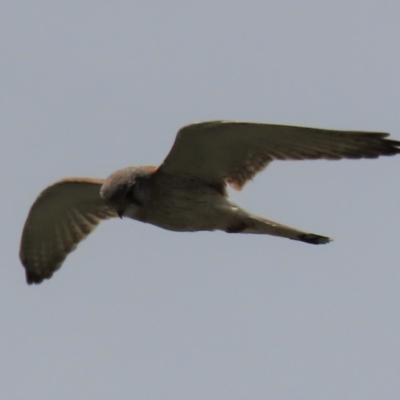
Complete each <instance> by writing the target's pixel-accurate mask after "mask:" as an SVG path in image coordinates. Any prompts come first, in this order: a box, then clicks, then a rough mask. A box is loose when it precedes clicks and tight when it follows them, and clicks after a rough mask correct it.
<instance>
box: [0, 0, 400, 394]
mask: <svg viewBox="0 0 400 400" xmlns="http://www.w3.org/2000/svg"><path fill="white" fill-rule="evenodd" d="M399 21H400V2H398V1H397V0H392V1H389V0H388V1H385V0H380V1H367V0H360V1H356V0H338V1H334V2H333V1H331V2H328V1H312V0H309V1H306V0H304V1H303V0H300V1H295V0H293V1H241V2H239V1H216V0H212V1H211V0H202V1H196V2H195V1H168V2H161V1H159V2H156V1H153V2H151V1H149V2H144V1H114V2H110V1H68V2H64V1H34V2H33V1H18V0H17V1H8V0H5V1H3V2H2V3H1V6H0V30H1V32H0V34H1V36H0V37H1V39H0V46H1V49H0V58H1V62H0V84H1V87H0V98H1V118H0V125H1V139H0V140H1V147H0V184H1V194H0V196H1V210H2V223H1V227H0V243H1V273H2V279H1V283H0V285H1V287H0V304H1V308H0V320H1V329H0V394H1V398H4V399H11V400H16V399H31V400H34V399H57V400H58V399H101V400H102V399H111V398H117V399H152V400H157V399H171V400H179V399H183V400H186V399H191V400H192V399H193V400H197V399H207V400H211V399H218V400H221V399H227V400H228V399H229V400H236V399H260V400H261V399H262V400H265V399H282V400H287V399H295V400H299V399H304V400H314V399H315V400H320V399H324V400H325V399H332V400H337V399H341V400H344V399H345V400H347V399H349V400H354V399H363V400H369V399H398V398H400V379H399V374H400V346H399V338H400V312H399V308H400V266H399V257H400V249H399V237H400V229H399V224H400V212H399V202H400V176H399V170H400V157H397V158H396V157H393V158H385V159H383V158H381V159H379V160H363V161H341V162H334V161H331V162H329V161H309V162H306V161H304V162H274V163H273V164H272V165H270V166H269V167H268V168H267V170H266V171H265V172H264V173H262V174H260V175H258V176H257V177H256V178H255V179H254V181H253V182H251V183H249V184H248V185H247V186H246V187H245V189H244V190H243V191H242V192H240V193H231V196H232V197H233V198H234V200H235V201H236V202H238V203H239V204H240V205H242V206H243V207H244V208H245V209H248V210H251V211H253V212H255V213H258V214H260V215H263V216H265V217H267V218H269V219H272V220H276V221H279V222H282V223H286V224H288V225H291V226H294V227H297V228H299V229H304V230H307V231H311V232H314V233H319V234H322V235H328V236H331V237H333V238H335V241H334V242H333V243H331V244H329V245H327V246H311V245H307V244H304V243H296V242H293V241H290V240H285V239H279V238H274V237H269V236H264V237H257V236H250V235H227V234H224V233H196V234H179V233H173V232H168V231H163V230H161V229H159V228H155V227H152V226H147V225H144V224H140V223H138V222H135V221H131V220H122V221H120V220H114V221H109V222H105V223H103V224H102V225H101V226H100V227H99V228H98V229H97V230H96V231H95V232H94V233H93V234H92V235H90V237H89V238H88V239H87V240H85V241H84V242H83V243H81V245H80V246H79V247H78V249H77V250H76V251H75V252H74V253H72V254H71V255H70V257H69V258H68V259H67V261H66V262H65V264H64V265H63V267H62V269H61V270H60V271H59V272H57V273H56V274H55V275H54V277H53V278H52V279H51V280H50V281H46V282H44V283H43V284H41V285H40V286H32V287H28V286H27V285H26V283H25V277H24V271H23V268H22V266H21V265H20V263H19V260H18V248H19V239H20V234H21V230H22V227H23V223H24V220H25V218H26V215H27V213H28V210H29V207H30V205H31V204H32V202H33V201H34V199H35V198H36V196H37V195H38V193H39V192H40V191H41V190H42V189H43V188H44V187H46V186H47V185H49V184H51V183H52V182H53V181H55V180H57V179H60V178H63V177H68V176H93V177H106V176H107V175H109V174H110V173H111V172H113V171H114V170H116V169H118V168H122V167H125V166H129V165H143V164H144V165H148V164H150V165H151V164H154V165H157V164H159V163H160V162H162V160H163V158H164V156H165V155H166V154H167V152H168V150H169V148H170V147H171V145H172V143H173V140H174V137H175V133H176V131H177V130H178V129H179V128H180V127H181V126H182V125H184V124H187V123H190V122H195V121H203V120H209V119H233V120H245V121H258V122H274V123H282V124H294V125H310V126H319V127H326V128H333V129H335V128H336V129H358V130H377V131H387V132H391V133H392V134H393V138H395V139H400V39H399V38H400V23H399Z"/></svg>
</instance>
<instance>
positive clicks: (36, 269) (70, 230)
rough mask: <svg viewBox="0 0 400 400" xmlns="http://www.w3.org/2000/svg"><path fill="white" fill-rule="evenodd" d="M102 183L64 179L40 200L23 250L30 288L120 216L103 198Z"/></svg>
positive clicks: (33, 209)
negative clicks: (106, 221) (98, 229)
mask: <svg viewBox="0 0 400 400" xmlns="http://www.w3.org/2000/svg"><path fill="white" fill-rule="evenodd" d="M102 183H103V180H100V179H90V178H69V179H64V180H61V181H59V182H56V183H55V184H53V185H51V186H49V187H48V188H46V189H45V190H44V191H43V192H42V193H41V194H40V195H39V196H38V198H37V199H36V201H35V202H34V204H33V205H32V207H31V209H30V211H29V214H28V217H27V220H26V222H25V226H24V229H23V233H22V238H21V247H20V259H21V262H22V264H23V265H24V267H25V269H26V279H27V282H28V283H29V284H31V283H40V282H42V281H43V279H46V278H47V279H48V278H50V277H51V276H52V275H53V273H54V271H56V270H57V269H59V268H60V267H61V264H62V263H63V261H64V260H65V258H66V257H67V255H68V254H69V253H70V252H71V251H73V250H74V249H75V248H76V246H77V244H78V243H79V242H80V241H81V240H83V239H84V238H85V237H86V236H87V235H88V234H89V233H90V232H91V231H92V230H93V229H94V228H95V227H96V226H97V225H98V223H99V222H100V221H101V220H103V219H108V218H112V217H116V216H117V214H116V212H115V211H114V210H113V209H112V208H111V207H110V206H109V205H108V204H107V203H106V202H105V200H104V199H103V198H102V197H101V196H100V188H101V185H102Z"/></svg>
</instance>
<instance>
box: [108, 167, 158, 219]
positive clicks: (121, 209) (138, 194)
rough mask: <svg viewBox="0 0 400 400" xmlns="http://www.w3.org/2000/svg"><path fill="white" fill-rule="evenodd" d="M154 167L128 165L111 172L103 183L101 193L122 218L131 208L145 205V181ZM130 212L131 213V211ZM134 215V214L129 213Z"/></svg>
mask: <svg viewBox="0 0 400 400" xmlns="http://www.w3.org/2000/svg"><path fill="white" fill-rule="evenodd" d="M155 169H156V168H154V167H128V168H124V169H120V170H118V171H116V172H114V173H113V174H111V175H110V176H109V177H108V178H107V179H106V180H105V181H104V183H103V186H102V187H101V189H100V195H101V196H102V197H103V198H104V199H105V200H106V201H107V202H108V203H109V204H110V205H111V206H112V207H114V208H115V210H116V211H117V213H118V215H119V216H120V218H122V216H124V215H127V210H128V209H130V208H138V207H143V206H144V203H145V201H146V192H145V190H146V187H147V186H148V185H145V184H144V183H145V182H148V181H149V178H150V176H151V175H152V174H153V172H154V170H155ZM129 214H130V213H129ZM129 216H131V217H132V215H129Z"/></svg>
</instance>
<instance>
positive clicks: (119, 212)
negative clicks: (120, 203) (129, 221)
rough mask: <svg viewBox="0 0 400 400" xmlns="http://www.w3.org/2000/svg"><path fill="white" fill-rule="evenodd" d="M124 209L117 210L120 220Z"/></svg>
mask: <svg viewBox="0 0 400 400" xmlns="http://www.w3.org/2000/svg"><path fill="white" fill-rule="evenodd" d="M124 211H125V210H124V209H122V208H117V214H118V217H120V218H121V219H122V217H123V216H124Z"/></svg>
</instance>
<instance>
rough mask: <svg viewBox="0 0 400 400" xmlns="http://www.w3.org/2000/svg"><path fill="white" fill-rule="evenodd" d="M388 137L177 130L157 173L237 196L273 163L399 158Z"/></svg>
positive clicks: (240, 126)
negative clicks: (223, 186)
mask: <svg viewBox="0 0 400 400" xmlns="http://www.w3.org/2000/svg"><path fill="white" fill-rule="evenodd" d="M387 136H389V135H388V134H387V133H380V132H358V131H334V130H327V129H317V128H303V127H297V126H286V125H270V124H258V123H246V122H229V121H211V122H202V123H197V124H193V125H188V126H185V127H183V128H182V129H180V130H179V132H178V134H177V136H176V139H175V143H174V145H173V146H172V149H171V151H170V153H169V154H168V156H167V158H166V159H165V160H164V163H163V164H162V166H161V167H160V169H159V173H160V172H164V173H170V174H186V175H191V176H196V177H201V178H204V179H207V180H210V181H212V182H216V183H221V182H226V183H228V184H230V185H231V186H232V187H233V188H235V189H237V190H240V189H241V188H242V187H243V186H244V184H245V183H246V181H248V180H249V179H251V178H252V177H253V176H254V175H255V174H256V173H257V172H259V171H261V170H263V169H264V168H265V167H266V166H267V165H268V163H269V162H270V161H272V160H311V159H318V158H324V159H329V160H338V159H341V158H376V157H379V156H383V155H394V154H397V153H399V152H400V148H399V146H400V142H398V141H394V140H388V139H385V137H387Z"/></svg>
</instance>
